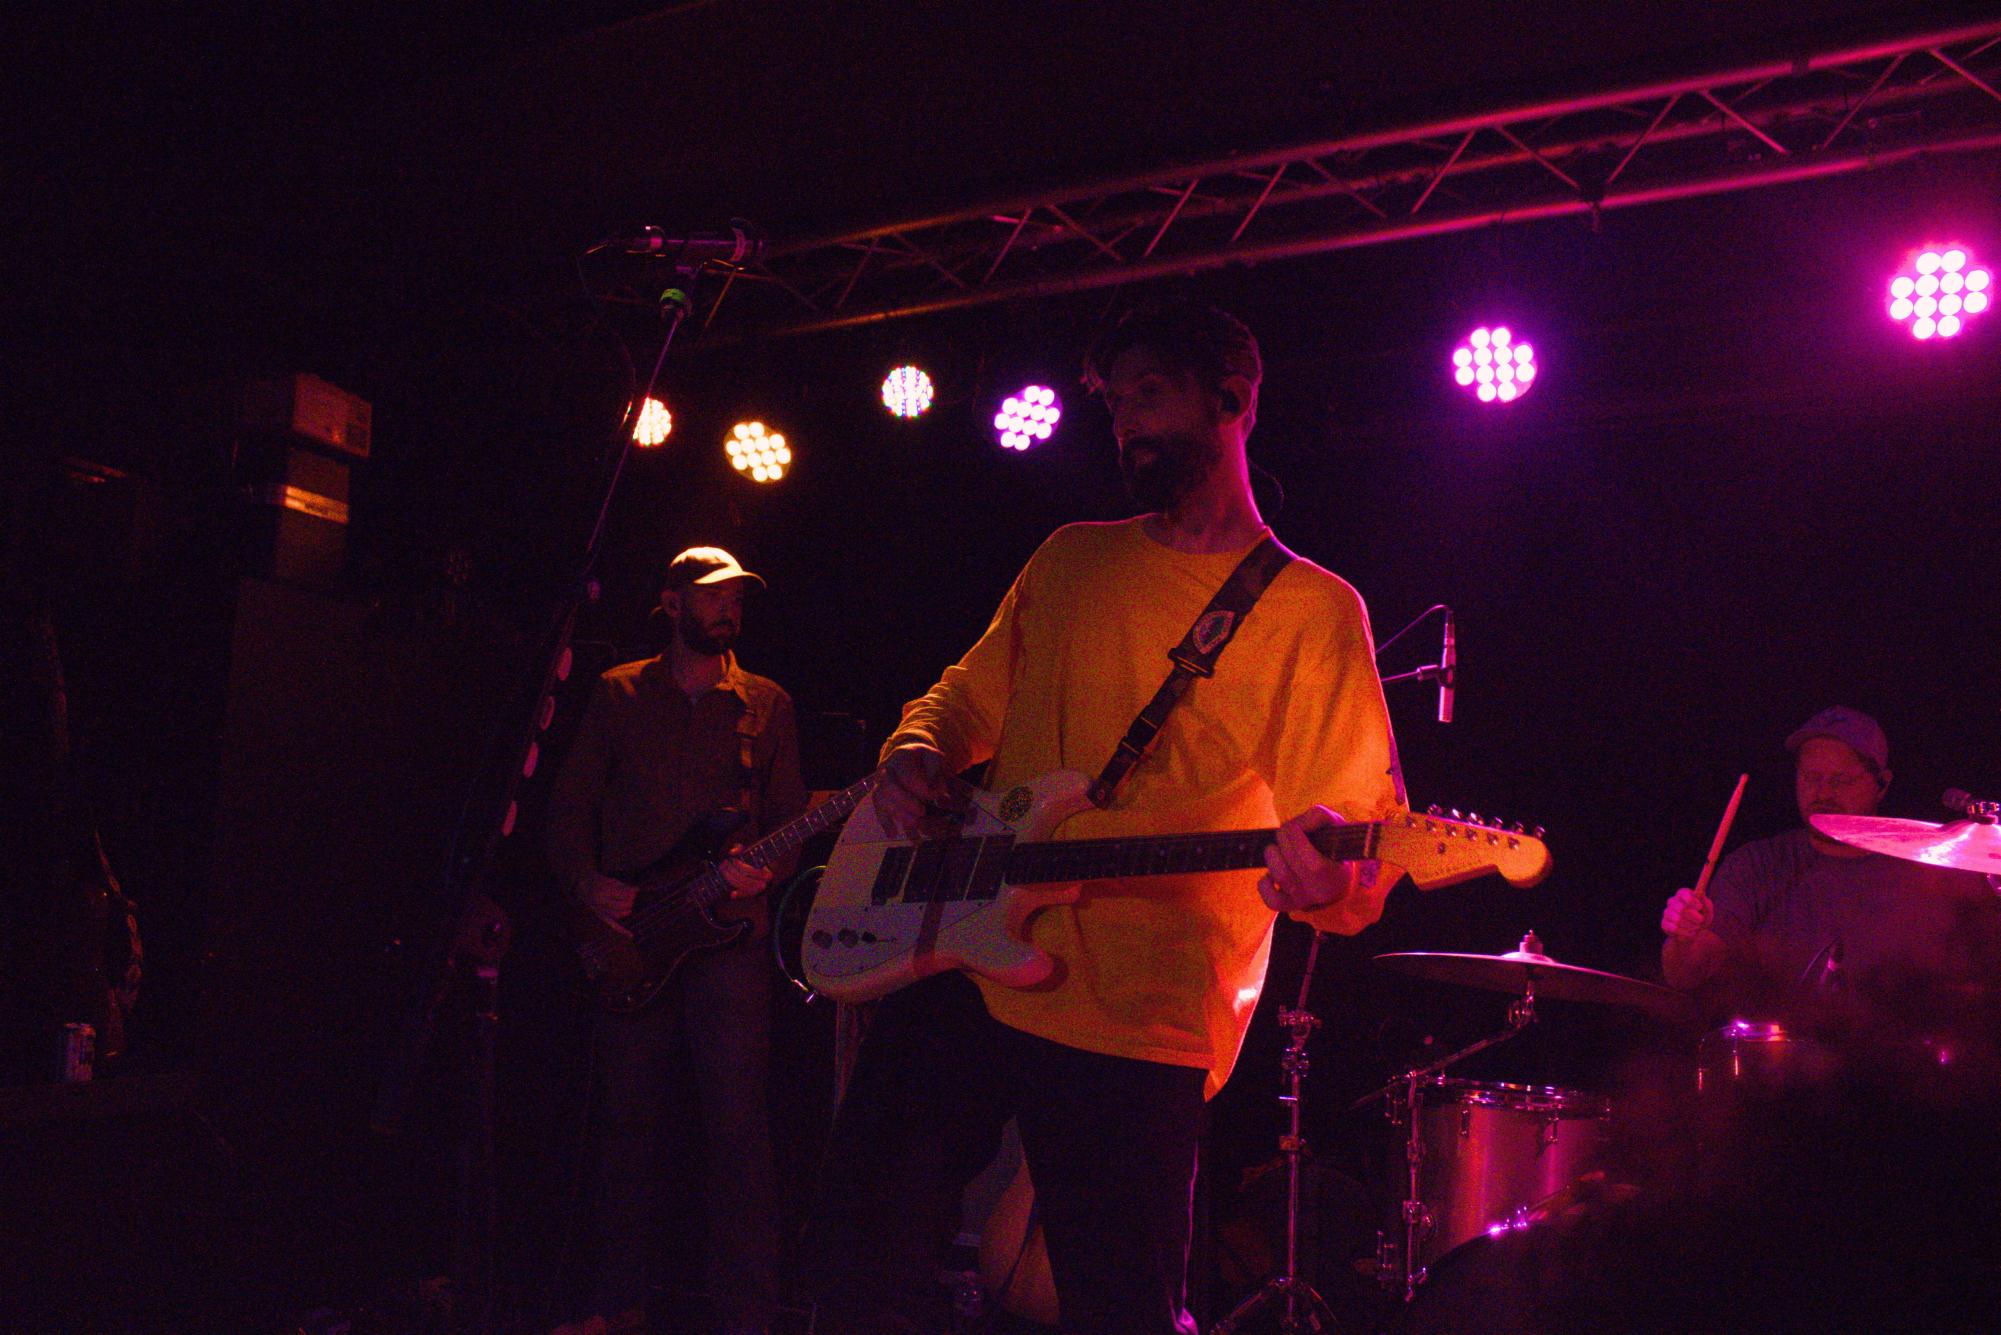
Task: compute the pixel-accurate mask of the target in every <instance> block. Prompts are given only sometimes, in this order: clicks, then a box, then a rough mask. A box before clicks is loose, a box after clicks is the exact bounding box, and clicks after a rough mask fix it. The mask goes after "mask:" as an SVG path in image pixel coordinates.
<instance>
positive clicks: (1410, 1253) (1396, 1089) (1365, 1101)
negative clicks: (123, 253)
mask: <svg viewBox="0 0 2001 1335" xmlns="http://www.w3.org/2000/svg"><path fill="white" fill-rule="evenodd" d="M1519 950H1520V951H1522V952H1527V951H1531V950H1533V952H1534V953H1535V954H1536V955H1537V956H1540V955H1541V953H1542V942H1541V941H1539V940H1537V939H1536V935H1535V933H1534V932H1530V933H1529V934H1528V935H1526V936H1524V937H1523V938H1522V941H1521V946H1520V948H1519ZM1410 955H1411V956H1414V955H1415V952H1411V953H1410ZM1406 957H1409V956H1406ZM1397 958H1399V957H1398V956H1395V955H1378V956H1376V962H1377V963H1379V964H1380V963H1384V962H1385V961H1388V960H1392V959H1397ZM1467 958H1486V957H1484V956H1478V957H1475V956H1469V957H1467ZM1391 967H1398V966H1395V965H1392V966H1391ZM1533 1023H1535V976H1534V974H1533V973H1532V972H1524V973H1523V974H1522V975H1521V996H1520V997H1518V998H1517V999H1516V1000H1514V1001H1513V1002H1511V1003H1509V1006H1508V1023H1507V1027H1506V1028H1505V1029H1502V1030H1500V1031H1499V1032H1497V1033H1492V1034H1489V1035H1487V1036H1486V1037H1485V1038H1483V1039H1480V1040H1479V1041H1478V1042H1475V1043H1470V1044H1468V1045H1467V1046H1465V1047H1463V1048H1461V1049H1459V1050H1458V1051H1457V1052H1449V1053H1447V1054H1446V1055H1445V1056H1443V1057H1440V1058H1438V1059H1437V1060H1435V1061H1430V1062H1426V1063H1425V1064H1424V1065H1422V1066H1414V1067H1412V1068H1411V1069H1410V1070H1408V1071H1404V1072H1402V1073H1400V1074H1398V1075H1397V1076H1395V1077H1394V1078H1393V1079H1391V1080H1390V1081H1389V1083H1388V1084H1385V1085H1383V1086H1381V1087H1380V1088H1378V1089H1375V1090H1373V1091H1371V1092H1370V1093H1367V1094H1364V1095H1363V1096H1362V1097H1361V1098H1359V1099H1356V1100H1355V1101H1354V1102H1353V1103H1351V1104H1349V1105H1348V1111H1350V1112H1353V1111H1355V1110H1356V1109H1358V1108H1364V1107H1367V1106H1368V1105H1369V1104H1371V1103H1374V1102H1375V1101H1376V1100H1378V1099H1381V1100H1383V1101H1384V1110H1385V1112H1386V1113H1387V1114H1388V1116H1389V1118H1390V1124H1391V1125H1393V1126H1400V1127H1403V1128H1404V1131H1405V1136H1404V1182H1405V1191H1404V1198H1403V1202H1402V1208H1401V1210H1400V1218H1401V1222H1402V1224H1403V1244H1402V1246H1401V1247H1399V1246H1397V1244H1395V1243H1393V1242H1387V1241H1379V1242H1378V1243H1377V1245H1376V1277H1377V1279H1378V1280H1379V1281H1381V1282H1383V1283H1384V1284H1385V1285H1388V1284H1391V1283H1398V1282H1400V1283H1401V1284H1402V1287H1403V1298H1404V1301H1405V1302H1409V1301H1410V1300H1411V1299H1412V1298H1413V1297H1415V1296H1416V1295H1417V1286H1418V1285H1420V1284H1422V1283H1424V1277H1425V1267H1424V1266H1423V1265H1420V1264H1419V1263H1418V1261H1417V1257H1418V1254H1419V1252H1420V1251H1421V1250H1422V1248H1423V1246H1424V1244H1425V1242H1426V1241H1428V1240H1429V1238H1430V1237H1431V1235H1432V1231H1433V1229H1434V1227H1435V1222H1436V1221H1435V1220H1434V1219H1433V1217H1432V1215H1431V1211H1430V1210H1429V1209H1428V1208H1427V1207H1426V1205H1425V1201H1424V1196H1423V1192H1422V1190H1421V1183H1420V1176H1421V1173H1422V1169H1423V1166H1424V1132H1423V1117H1422V1111H1423V1109H1422V1104H1423V1099H1424V1091H1425V1090H1426V1089H1427V1088H1429V1087H1430V1086H1432V1085H1433V1084H1435V1083H1438V1082H1437V1080H1436V1077H1437V1076H1438V1074H1439V1073H1440V1072H1442V1071H1444V1070H1445V1068H1446V1067H1448V1066H1451V1065H1453V1064H1454V1063H1456V1062H1461V1061H1464V1060H1465V1059H1466V1058H1468V1057H1471V1056H1472V1055H1473V1054H1475V1053H1477V1052H1484V1051H1486V1050H1487V1049H1488V1048H1491V1047H1493V1046H1495V1045H1496V1044H1499V1043H1505V1042H1507V1041H1508V1040H1509V1039H1511V1038H1513V1037H1514V1036H1515V1035H1517V1034H1519V1033H1521V1032H1522V1030H1524V1029H1526V1028H1528V1027H1529V1026H1530V1025H1531V1024H1533ZM1392 1096H1394V1097H1392ZM1393 1257H1394V1259H1392V1258H1393Z"/></svg>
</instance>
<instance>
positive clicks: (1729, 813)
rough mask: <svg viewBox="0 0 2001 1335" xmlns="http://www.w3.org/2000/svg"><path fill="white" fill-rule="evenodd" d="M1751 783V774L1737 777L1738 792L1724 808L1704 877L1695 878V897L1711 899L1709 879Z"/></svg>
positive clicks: (1703, 873)
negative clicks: (1739, 804)
mask: <svg viewBox="0 0 2001 1335" xmlns="http://www.w3.org/2000/svg"><path fill="white" fill-rule="evenodd" d="M1750 781H1751V776H1750V775H1749V774H1739V775H1738V776H1737V791H1736V792H1734V793H1732V794H1730V805H1729V806H1727V807H1725V808H1723V823H1722V824H1721V825H1719V826H1717V827H1716V838H1715V839H1713V840H1711V841H1710V844H1709V860H1708V861H1707V862H1705V863H1703V864H1702V875H1700V876H1698V877H1696V878H1695V897H1696V898H1697V899H1707V898H1709V878H1710V876H1711V874H1712V873H1714V872H1715V870H1716V860H1717V859H1718V858H1720V857H1722V856H1723V841H1724V840H1725V839H1728V838H1729V837H1730V826H1731V823H1732V822H1733V821H1735V820H1736V819H1737V804H1738V803H1739V802H1741V801H1743V800H1744V785H1745V784H1747V783H1749V782H1750Z"/></svg>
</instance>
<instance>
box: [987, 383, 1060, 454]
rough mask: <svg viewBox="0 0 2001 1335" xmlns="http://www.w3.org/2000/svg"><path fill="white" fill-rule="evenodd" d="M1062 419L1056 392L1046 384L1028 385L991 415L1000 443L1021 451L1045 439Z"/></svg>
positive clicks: (1011, 396)
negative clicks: (1059, 419) (1058, 420)
mask: <svg viewBox="0 0 2001 1335" xmlns="http://www.w3.org/2000/svg"><path fill="white" fill-rule="evenodd" d="M1062 416H1063V405H1062V404H1061V403H1060V402H1058V401H1057V398H1056V391H1055V390H1053V389H1051V388H1049V387H1048V386H1047V385H1030V386H1029V387H1028V388H1026V389H1024V390H1022V391H1021V392H1020V393H1019V394H1014V395H1010V396H1009V397H1008V399H1007V400H1006V401H1005V402H1003V403H1002V404H1001V406H1000V411H999V412H998V413H996V414H994V430H995V431H996V432H998V433H999V434H1000V443H1001V445H1002V446H1003V447H1005V448H1007V449H1010V450H1025V449H1027V448H1028V447H1029V446H1031V445H1033V444H1034V443H1035V442H1036V441H1038V440H1048V439H1049V437H1050V436H1051V435H1052V434H1053V433H1054V432H1055V430H1056V422H1057V419H1058V418H1060V417H1062Z"/></svg>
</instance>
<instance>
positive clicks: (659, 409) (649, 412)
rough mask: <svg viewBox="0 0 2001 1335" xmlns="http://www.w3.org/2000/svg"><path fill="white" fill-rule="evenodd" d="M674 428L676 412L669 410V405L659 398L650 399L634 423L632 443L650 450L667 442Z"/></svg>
mask: <svg viewBox="0 0 2001 1335" xmlns="http://www.w3.org/2000/svg"><path fill="white" fill-rule="evenodd" d="M673 430H674V414H672V413H670V412H668V411H667V405H666V404H664V403H662V402H661V401H660V400H658V399H648V400H647V401H646V403H645V404H644V405H643V406H642V407H641V408H640V410H639V420H638V421H637V422H635V423H633V426H632V443H633V444H635V445H637V446H639V447H640V448H641V449H643V450H650V449H653V448H655V447H657V446H660V445H664V444H666V443H667V437H668V435H669V434H671V433H672V432H673Z"/></svg>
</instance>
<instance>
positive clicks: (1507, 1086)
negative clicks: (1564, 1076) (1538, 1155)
mask: <svg viewBox="0 0 2001 1335" xmlns="http://www.w3.org/2000/svg"><path fill="white" fill-rule="evenodd" d="M1439 1091H1444V1092H1447V1093H1449V1094H1450V1097H1448V1098H1440V1099H1437V1100H1435V1102H1436V1103H1437V1104H1440V1105H1444V1104H1454V1105H1458V1104H1471V1105H1473V1106H1476V1107H1488V1108H1512V1109H1514V1110H1516V1111H1518V1112H1553V1111H1570V1110H1573V1109H1574V1110H1576V1111H1578V1112H1582V1113H1585V1114H1586V1115H1588V1116H1592V1117H1609V1116H1611V1113H1612V1100H1611V1099H1610V1098H1609V1097H1607V1096H1606V1095H1604V1094H1594V1093H1592V1092H1591V1091H1589V1090H1584V1089H1571V1088H1568V1087H1567V1086H1563V1085H1521V1084H1515V1083H1513V1082H1511V1081H1506V1080H1458V1079H1451V1080H1434V1081H1432V1082H1431V1083H1430V1084H1429V1085H1427V1086H1426V1087H1425V1093H1426V1095H1427V1098H1426V1100H1425V1101H1426V1103H1427V1104H1430V1103H1433V1102H1434V1100H1432V1099H1431V1098H1429V1097H1428V1096H1429V1095H1431V1094H1432V1093H1434V1092H1439Z"/></svg>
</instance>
